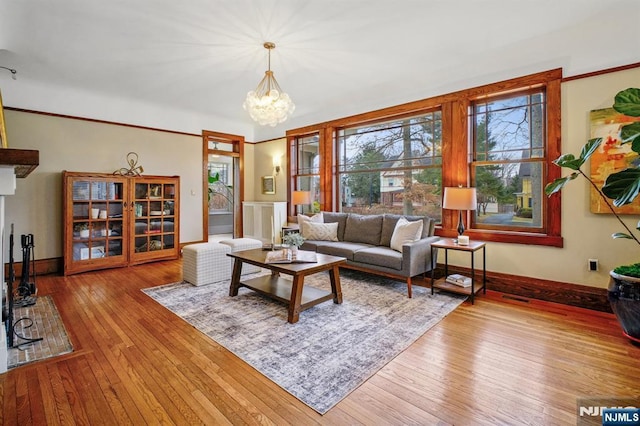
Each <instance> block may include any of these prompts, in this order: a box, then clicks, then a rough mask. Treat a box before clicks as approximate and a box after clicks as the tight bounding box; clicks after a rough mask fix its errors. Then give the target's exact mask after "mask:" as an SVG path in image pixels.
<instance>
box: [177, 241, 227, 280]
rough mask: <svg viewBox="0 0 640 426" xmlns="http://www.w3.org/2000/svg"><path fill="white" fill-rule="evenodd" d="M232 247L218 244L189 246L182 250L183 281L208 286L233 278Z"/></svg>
mask: <svg viewBox="0 0 640 426" xmlns="http://www.w3.org/2000/svg"><path fill="white" fill-rule="evenodd" d="M227 253H231V247H230V246H229V245H226V244H220V243H217V242H211V243H198V244H189V245H187V246H185V247H184V248H183V249H182V279H183V280H185V281H186V282H188V283H191V284H193V285H207V284H213V283H216V282H219V281H225V280H229V279H230V278H231V262H230V260H231V258H229V256H227Z"/></svg>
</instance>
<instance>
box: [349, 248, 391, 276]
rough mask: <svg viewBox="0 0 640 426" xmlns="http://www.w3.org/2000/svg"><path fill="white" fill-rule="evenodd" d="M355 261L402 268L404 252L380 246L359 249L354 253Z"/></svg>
mask: <svg viewBox="0 0 640 426" xmlns="http://www.w3.org/2000/svg"><path fill="white" fill-rule="evenodd" d="M353 261H355V262H360V263H366V264H368V265H375V266H383V267H386V268H392V269H396V270H398V271H401V270H402V253H399V252H397V251H395V250H391V249H390V248H389V247H382V246H378V247H370V248H367V249H363V250H358V251H356V252H355V253H354V254H353Z"/></svg>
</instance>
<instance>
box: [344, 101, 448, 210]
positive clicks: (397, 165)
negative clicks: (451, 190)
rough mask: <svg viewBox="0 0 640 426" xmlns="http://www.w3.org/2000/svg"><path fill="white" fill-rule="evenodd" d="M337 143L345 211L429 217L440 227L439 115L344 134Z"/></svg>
mask: <svg viewBox="0 0 640 426" xmlns="http://www.w3.org/2000/svg"><path fill="white" fill-rule="evenodd" d="M336 140H337V147H338V176H339V179H338V181H339V189H338V191H339V194H340V210H341V211H343V212H353V213H359V214H379V213H394V214H404V215H427V216H430V217H432V218H435V219H437V220H438V221H439V218H440V216H441V209H440V205H441V195H440V194H441V192H442V118H441V113H440V111H433V112H429V113H426V114H423V115H420V116H416V117H409V118H403V119H399V120H394V121H390V122H384V123H376V124H370V125H363V126H358V127H351V128H342V129H339V130H338V131H337V134H336Z"/></svg>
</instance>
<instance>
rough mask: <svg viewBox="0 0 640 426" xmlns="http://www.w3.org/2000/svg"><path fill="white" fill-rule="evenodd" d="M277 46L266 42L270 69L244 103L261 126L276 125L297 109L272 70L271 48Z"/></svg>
mask: <svg viewBox="0 0 640 426" xmlns="http://www.w3.org/2000/svg"><path fill="white" fill-rule="evenodd" d="M275 47H276V45H275V43H271V42H266V43H265V44H264V48H265V49H267V50H268V51H269V69H268V70H267V71H265V73H264V77H263V78H262V80H261V81H260V83H259V84H258V87H257V88H256V90H252V91H250V92H249V93H247V98H246V99H245V100H244V103H243V104H242V107H243V108H244V109H245V111H248V112H249V115H250V116H251V118H252V119H253V120H254V121H257V122H258V123H259V124H260V125H261V126H266V125H269V126H271V127H274V126H275V125H276V124H278V123H282V122H284V121H285V120H286V119H287V118H289V116H290V115H291V114H293V111H294V110H295V109H296V106H295V105H294V104H293V102H292V101H291V98H290V97H289V95H287V94H286V93H284V92H283V91H282V89H281V88H280V85H279V84H278V82H277V81H276V78H275V77H274V76H273V71H271V49H275Z"/></svg>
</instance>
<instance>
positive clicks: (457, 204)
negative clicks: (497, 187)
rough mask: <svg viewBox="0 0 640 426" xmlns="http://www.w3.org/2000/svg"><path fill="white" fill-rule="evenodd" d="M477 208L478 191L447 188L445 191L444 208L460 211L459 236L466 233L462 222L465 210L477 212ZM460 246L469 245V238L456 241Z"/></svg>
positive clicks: (459, 187) (460, 187)
mask: <svg viewBox="0 0 640 426" xmlns="http://www.w3.org/2000/svg"><path fill="white" fill-rule="evenodd" d="M476 207H477V201H476V189H475V188H463V187H462V186H458V187H447V188H445V189H444V197H443V201H442V208H443V209H448V210H458V236H462V234H463V233H464V221H463V220H462V211H463V210H475V209H476ZM456 242H457V243H458V244H460V245H469V239H468V238H462V239H458V240H457V241H456Z"/></svg>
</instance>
